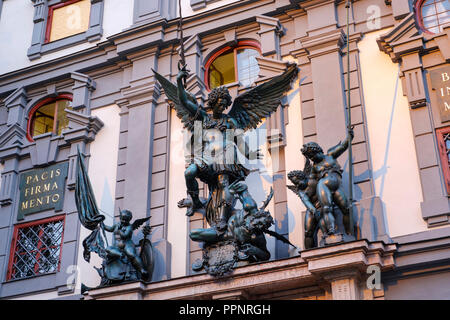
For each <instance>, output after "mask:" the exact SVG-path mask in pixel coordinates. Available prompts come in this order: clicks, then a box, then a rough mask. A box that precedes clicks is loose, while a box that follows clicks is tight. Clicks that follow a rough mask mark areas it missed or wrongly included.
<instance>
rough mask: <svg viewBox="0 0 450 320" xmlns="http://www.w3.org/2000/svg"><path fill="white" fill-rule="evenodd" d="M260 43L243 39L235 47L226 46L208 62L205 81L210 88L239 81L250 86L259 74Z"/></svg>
mask: <svg viewBox="0 0 450 320" xmlns="http://www.w3.org/2000/svg"><path fill="white" fill-rule="evenodd" d="M259 55H260V49H259V44H258V43H257V42H256V41H252V40H242V41H239V42H238V43H237V45H236V46H234V47H230V46H227V47H224V48H222V49H220V50H219V51H217V52H216V53H215V54H213V55H212V56H211V58H209V60H208V61H207V62H206V65H205V69H206V73H205V83H206V85H207V86H208V89H209V90H211V89H214V88H216V87H219V86H222V85H224V84H228V83H232V82H236V81H239V82H240V83H241V84H242V85H243V86H245V87H246V86H250V85H251V84H252V83H253V82H254V81H255V80H256V79H257V78H258V74H259V66H258V61H257V60H256V57H259Z"/></svg>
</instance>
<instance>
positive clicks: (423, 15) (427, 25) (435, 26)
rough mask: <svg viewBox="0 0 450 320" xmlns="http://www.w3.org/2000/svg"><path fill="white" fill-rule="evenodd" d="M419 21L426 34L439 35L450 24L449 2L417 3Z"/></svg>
mask: <svg viewBox="0 0 450 320" xmlns="http://www.w3.org/2000/svg"><path fill="white" fill-rule="evenodd" d="M416 14H417V21H418V23H419V25H420V27H421V28H422V30H423V31H425V32H426V33H439V32H442V31H443V29H442V28H443V25H444V24H445V23H447V22H450V1H449V0H419V1H417V3H416Z"/></svg>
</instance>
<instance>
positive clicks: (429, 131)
mask: <svg viewBox="0 0 450 320" xmlns="http://www.w3.org/2000/svg"><path fill="white" fill-rule="evenodd" d="M449 30H450V28H448V27H446V28H445V29H444V33H441V34H439V35H437V37H436V38H435V39H437V41H436V42H435V43H436V44H437V47H438V48H439V49H440V50H441V52H442V54H443V56H444V58H445V59H447V53H448V42H447V43H446V44H443V43H442V42H441V40H442V39H445V38H446V37H447V38H448V33H449ZM429 40H431V39H429V38H428V37H425V36H424V33H421V32H419V30H418V29H417V26H416V22H415V16H414V13H409V14H408V15H407V16H406V17H405V18H404V19H403V20H401V21H400V22H399V23H398V24H397V25H396V26H395V27H394V28H393V29H392V30H390V31H389V32H387V33H386V34H383V35H382V36H380V38H379V39H378V40H377V42H378V46H379V48H380V50H381V51H383V52H385V53H386V54H388V55H389V56H390V58H391V59H392V61H393V62H394V63H399V65H400V71H401V73H400V79H401V81H402V89H403V95H404V96H406V98H407V99H408V103H409V107H410V115H411V124H412V129H413V134H414V142H415V148H416V155H417V164H418V167H419V175H420V180H421V184H422V195H423V202H422V203H421V210H422V217H423V219H424V220H425V221H426V222H427V224H428V226H430V227H432V226H436V225H442V224H447V223H449V221H450V219H449V217H450V200H449V198H448V195H447V192H446V187H445V184H444V183H442V181H443V173H442V170H441V168H440V166H439V154H438V146H437V141H436V136H435V125H434V123H433V116H432V113H433V112H432V111H433V110H432V109H433V106H432V105H431V104H430V102H429V92H430V91H429V90H430V88H428V87H427V84H426V81H425V73H426V71H425V70H424V66H423V63H422V56H423V55H424V54H426V53H427V50H429V49H428V46H429V44H427V41H429Z"/></svg>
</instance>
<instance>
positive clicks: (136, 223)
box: [131, 217, 150, 230]
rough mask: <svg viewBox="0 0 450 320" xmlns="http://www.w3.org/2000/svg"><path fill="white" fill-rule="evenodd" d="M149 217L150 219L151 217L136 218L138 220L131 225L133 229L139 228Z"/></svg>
mask: <svg viewBox="0 0 450 320" xmlns="http://www.w3.org/2000/svg"><path fill="white" fill-rule="evenodd" d="M149 219H150V217H147V218H142V219H136V221H134V222H133V224H132V225H131V226H132V228H133V230H136V229H138V228H139V227H140V226H142V225H143V224H144V223H145V222H146V221H148V220H149Z"/></svg>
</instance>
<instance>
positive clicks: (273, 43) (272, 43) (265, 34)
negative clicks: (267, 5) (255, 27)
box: [256, 16, 284, 59]
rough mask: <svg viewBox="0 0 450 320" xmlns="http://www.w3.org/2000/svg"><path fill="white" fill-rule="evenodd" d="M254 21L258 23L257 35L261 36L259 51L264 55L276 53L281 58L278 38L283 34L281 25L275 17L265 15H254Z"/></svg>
mask: <svg viewBox="0 0 450 320" xmlns="http://www.w3.org/2000/svg"><path fill="white" fill-rule="evenodd" d="M256 22H257V23H259V26H260V31H258V32H257V33H258V35H259V36H260V38H261V41H260V43H261V53H262V55H263V56H264V57H267V56H270V55H276V57H277V58H278V59H280V58H281V49H280V38H281V37H282V36H283V35H284V31H283V27H282V25H281V23H280V21H279V20H278V19H276V18H272V17H266V16H256Z"/></svg>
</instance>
